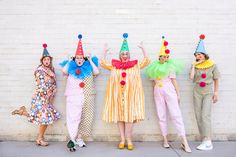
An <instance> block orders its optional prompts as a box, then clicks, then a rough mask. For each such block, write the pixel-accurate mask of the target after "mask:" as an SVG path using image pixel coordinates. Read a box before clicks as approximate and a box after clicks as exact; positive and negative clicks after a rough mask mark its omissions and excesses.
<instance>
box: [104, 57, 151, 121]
mask: <svg viewBox="0 0 236 157" xmlns="http://www.w3.org/2000/svg"><path fill="white" fill-rule="evenodd" d="M135 61H136V63H135V62H134V61H129V62H130V63H131V64H132V65H131V66H130V65H128V66H126V65H122V64H125V63H122V62H120V61H117V60H115V61H114V60H112V64H109V63H106V62H105V60H101V66H102V67H103V68H105V69H107V70H110V71H111V75H110V78H109V80H108V84H107V89H106V97H105V106H104V111H103V118H102V119H103V120H104V121H105V122H114V123H117V122H118V121H122V122H130V123H134V122H138V121H141V120H144V115H145V111H144V92H143V87H142V81H141V76H140V69H142V68H144V67H145V66H147V65H148V64H149V63H150V60H149V58H144V59H143V60H142V61H141V62H138V61H137V60H135ZM119 62H120V63H119ZM117 64H121V66H120V65H118V66H117Z"/></svg>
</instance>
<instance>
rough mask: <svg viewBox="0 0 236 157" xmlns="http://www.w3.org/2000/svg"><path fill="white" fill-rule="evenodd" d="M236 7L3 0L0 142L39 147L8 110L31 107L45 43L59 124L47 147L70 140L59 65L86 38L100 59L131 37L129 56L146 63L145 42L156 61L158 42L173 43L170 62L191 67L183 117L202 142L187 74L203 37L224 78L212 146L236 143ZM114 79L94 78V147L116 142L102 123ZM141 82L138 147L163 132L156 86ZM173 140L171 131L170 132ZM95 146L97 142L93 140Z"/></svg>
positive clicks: (149, 0) (182, 0)
mask: <svg viewBox="0 0 236 157" xmlns="http://www.w3.org/2000/svg"><path fill="white" fill-rule="evenodd" d="M235 8H236V1H234V0H224V1H221V0H215V1H206V0H198V1H195V0H187V1H186V0H179V1H177V0H119V1H114V0H99V1H95V0H86V1H79V0H70V1H66V0H40V1H36V0H21V1H18V0H0V65H1V66H0V139H2V140H34V139H35V137H36V135H37V127H35V126H34V125H33V124H30V123H28V122H27V120H26V119H25V118H23V117H18V116H11V111H12V110H13V109H15V108H17V107H18V106H20V105H22V104H24V105H26V106H27V107H30V102H31V96H32V92H33V90H34V76H33V71H34V69H35V68H36V67H37V65H38V64H39V58H40V57H41V54H42V50H43V49H42V43H44V42H46V43H47V44H48V50H49V52H50V54H51V55H52V56H53V57H54V66H55V68H56V74H57V82H58V93H57V95H56V100H55V106H56V108H57V109H58V110H59V111H60V112H61V113H62V116H63V117H62V118H61V120H59V121H58V122H56V123H55V124H54V125H53V126H51V127H49V129H48V130H47V138H48V139H50V140H66V138H67V130H66V121H65V117H66V116H65V113H66V112H65V97H64V95H63V92H64V89H65V82H66V80H65V78H63V77H62V74H61V72H60V68H59V66H58V63H59V62H60V61H62V60H63V59H65V58H67V57H68V56H69V55H73V54H74V52H75V50H76V47H77V41H78V40H77V35H78V33H82V34H83V46H84V50H85V52H86V53H91V54H93V55H97V56H99V57H100V56H101V54H102V50H103V44H104V43H108V45H109V47H110V48H111V52H112V53H111V54H109V56H108V58H109V59H111V58H117V57H118V51H119V49H120V46H121V42H122V33H123V32H128V33H129V38H128V42H129V47H130V50H131V57H132V58H136V59H142V55H141V54H142V53H141V51H140V50H139V49H138V47H137V45H138V43H139V42H140V41H143V42H144V44H145V47H146V50H147V52H148V55H149V56H150V57H151V59H152V60H154V59H156V58H157V55H158V50H159V48H160V45H161V36H162V35H165V36H166V39H167V40H168V41H169V49H170V50H171V57H175V58H182V59H184V60H185V62H186V68H185V70H184V72H183V73H182V74H181V75H180V76H178V82H179V84H180V89H181V105H180V107H181V110H182V113H183V117H184V123H185V126H186V131H187V135H188V138H189V139H190V140H195V139H197V138H196V137H197V134H198V132H197V129H196V121H195V118H194V113H193V103H192V83H191V82H190V80H189V79H188V71H189V68H190V64H191V62H192V61H193V59H194V57H193V52H194V50H195V48H196V45H197V42H198V36H199V34H201V33H205V34H206V39H205V45H206V50H207V52H208V53H209V55H210V57H211V58H212V59H214V60H215V61H216V62H217V64H218V66H219V68H220V71H221V74H222V78H221V80H220V91H219V97H220V100H219V102H218V103H217V104H215V105H214V107H213V131H214V132H213V133H214V139H215V140H227V139H230V140H232V139H234V140H235V139H236V123H235V121H236V105H235V104H236V99H234V97H235V96H236V90H235V87H236V83H235V81H234V78H235V77H236V68H235V67H236V63H235V57H236V53H235V52H234V50H235V49H236V44H235V40H236V30H235V28H236V20H235V19H236V9H235ZM108 76H109V72H108V71H106V70H104V69H101V74H100V76H99V77H97V79H96V85H97V98H96V117H95V123H94V129H93V135H94V137H93V140H98V141H106V140H118V135H119V134H118V129H117V127H116V125H115V124H106V123H104V122H103V121H102V120H101V113H102V109H103V102H104V94H105V87H106V82H107V79H108ZM142 79H143V85H144V87H145V88H144V92H145V98H146V119H145V121H143V122H141V123H139V124H135V127H134V138H135V140H139V141H143V140H146V141H149V140H154V141H155V140H160V131H159V126H158V120H157V116H156V111H155V110H156V109H155V106H154V102H153V93H152V86H151V82H150V81H149V80H148V79H147V78H145V77H144V75H143V71H142ZM169 130H170V133H171V135H172V137H173V139H176V136H175V129H174V128H173V125H171V123H170V125H169ZM90 140H92V138H91V139H90Z"/></svg>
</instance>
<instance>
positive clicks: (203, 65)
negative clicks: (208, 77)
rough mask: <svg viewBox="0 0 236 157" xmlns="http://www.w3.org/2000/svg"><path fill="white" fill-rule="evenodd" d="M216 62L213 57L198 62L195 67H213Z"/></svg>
mask: <svg viewBox="0 0 236 157" xmlns="http://www.w3.org/2000/svg"><path fill="white" fill-rule="evenodd" d="M214 64H215V62H214V61H213V60H211V59H208V60H205V61H204V62H202V63H200V64H197V65H196V66H195V67H196V68H197V69H208V68H210V67H212V66H213V65H214Z"/></svg>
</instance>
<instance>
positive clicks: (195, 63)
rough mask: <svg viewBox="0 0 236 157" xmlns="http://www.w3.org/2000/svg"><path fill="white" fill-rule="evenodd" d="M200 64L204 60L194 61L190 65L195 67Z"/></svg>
mask: <svg viewBox="0 0 236 157" xmlns="http://www.w3.org/2000/svg"><path fill="white" fill-rule="evenodd" d="M202 62H204V60H200V61H194V62H193V63H192V65H193V66H196V65H198V64H200V63H202Z"/></svg>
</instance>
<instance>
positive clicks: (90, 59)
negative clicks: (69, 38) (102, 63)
mask: <svg viewBox="0 0 236 157" xmlns="http://www.w3.org/2000/svg"><path fill="white" fill-rule="evenodd" d="M87 58H88V61H89V63H90V64H91V66H92V68H93V75H95V76H96V75H98V74H99V69H98V67H97V66H96V65H95V64H94V62H93V61H92V58H91V57H90V55H89V56H88V57H87Z"/></svg>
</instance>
